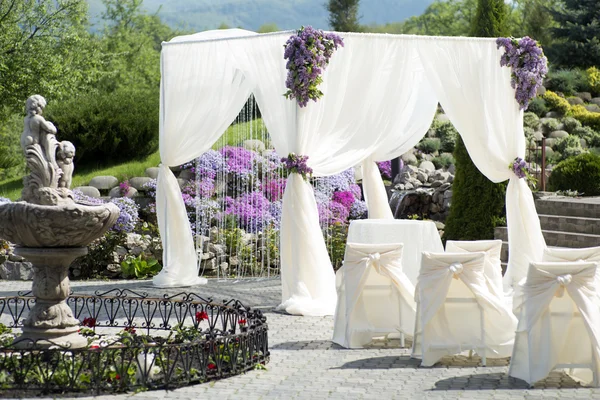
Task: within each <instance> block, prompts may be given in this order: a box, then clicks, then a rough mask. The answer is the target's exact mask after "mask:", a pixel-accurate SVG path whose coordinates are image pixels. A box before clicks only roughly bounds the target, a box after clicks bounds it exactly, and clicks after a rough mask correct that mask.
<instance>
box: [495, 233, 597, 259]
mask: <svg viewBox="0 0 600 400" xmlns="http://www.w3.org/2000/svg"><path fill="white" fill-rule="evenodd" d="M542 234H543V235H544V239H545V240H546V245H548V246H550V247H568V248H581V247H595V246H600V235H594V234H587V233H573V232H563V231H548V230H542ZM494 238H495V239H501V240H502V252H501V254H500V257H501V259H502V261H505V262H506V261H507V260H508V231H507V229H506V227H497V228H496V229H495V230H494Z"/></svg>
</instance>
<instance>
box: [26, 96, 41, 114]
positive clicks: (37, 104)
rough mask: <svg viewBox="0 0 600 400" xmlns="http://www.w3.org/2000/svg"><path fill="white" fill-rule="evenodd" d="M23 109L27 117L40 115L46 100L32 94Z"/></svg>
mask: <svg viewBox="0 0 600 400" xmlns="http://www.w3.org/2000/svg"><path fill="white" fill-rule="evenodd" d="M25 107H26V109H27V114H29V115H36V114H41V113H42V110H43V109H44V107H46V99H44V98H43V97H42V96H40V95H39V94H34V95H33V96H30V97H29V98H28V99H27V102H26V103H25Z"/></svg>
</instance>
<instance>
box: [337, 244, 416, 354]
mask: <svg viewBox="0 0 600 400" xmlns="http://www.w3.org/2000/svg"><path fill="white" fill-rule="evenodd" d="M402 250H403V245H402V244H401V243H395V244H361V243H348V244H347V245H346V254H345V256H344V265H343V266H342V268H340V269H339V270H338V272H337V274H336V278H337V293H338V302H337V308H336V312H335V325H334V332H333V342H334V343H337V344H339V345H341V346H343V347H346V348H360V347H364V346H365V345H366V344H368V343H370V342H371V341H372V340H373V338H374V337H377V336H384V335H388V334H390V333H398V332H401V333H404V334H407V335H410V336H412V334H413V331H414V321H415V310H416V306H415V302H414V300H413V298H414V292H415V288H414V286H413V284H412V283H411V282H410V280H408V278H407V277H406V275H405V274H404V272H402Z"/></svg>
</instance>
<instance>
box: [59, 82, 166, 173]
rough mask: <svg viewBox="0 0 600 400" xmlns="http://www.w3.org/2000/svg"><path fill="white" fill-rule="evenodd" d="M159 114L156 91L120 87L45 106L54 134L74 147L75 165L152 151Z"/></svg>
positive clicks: (156, 134) (110, 160)
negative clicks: (75, 150) (55, 132)
mask: <svg viewBox="0 0 600 400" xmlns="http://www.w3.org/2000/svg"><path fill="white" fill-rule="evenodd" d="M158 116H159V94H158V90H146V89H136V88H120V89H117V90H116V91H113V92H110V93H86V94H82V95H81V96H78V97H76V98H73V99H70V100H68V101H65V102H62V103H57V104H50V105H48V120H50V121H52V122H54V123H55V124H56V126H57V128H58V135H57V136H58V137H59V138H60V140H69V141H71V142H73V144H75V147H77V155H76V163H77V164H78V165H93V166H97V165H108V164H113V163H115V162H118V161H123V160H127V159H132V158H133V159H135V158H140V157H144V156H147V155H148V154H150V153H152V152H154V151H155V150H156V148H157V145H158Z"/></svg>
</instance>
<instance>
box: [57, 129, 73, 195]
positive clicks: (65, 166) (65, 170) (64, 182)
mask: <svg viewBox="0 0 600 400" xmlns="http://www.w3.org/2000/svg"><path fill="white" fill-rule="evenodd" d="M73 157H75V146H74V145H73V143H71V142H69V141H68V140H63V141H62V142H60V143H59V144H58V149H57V151H56V163H57V164H58V167H59V168H60V169H61V170H62V175H61V177H60V179H59V180H58V187H59V188H67V189H69V188H70V187H71V180H72V178H73V170H74V169H75V165H74V164H73Z"/></svg>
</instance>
